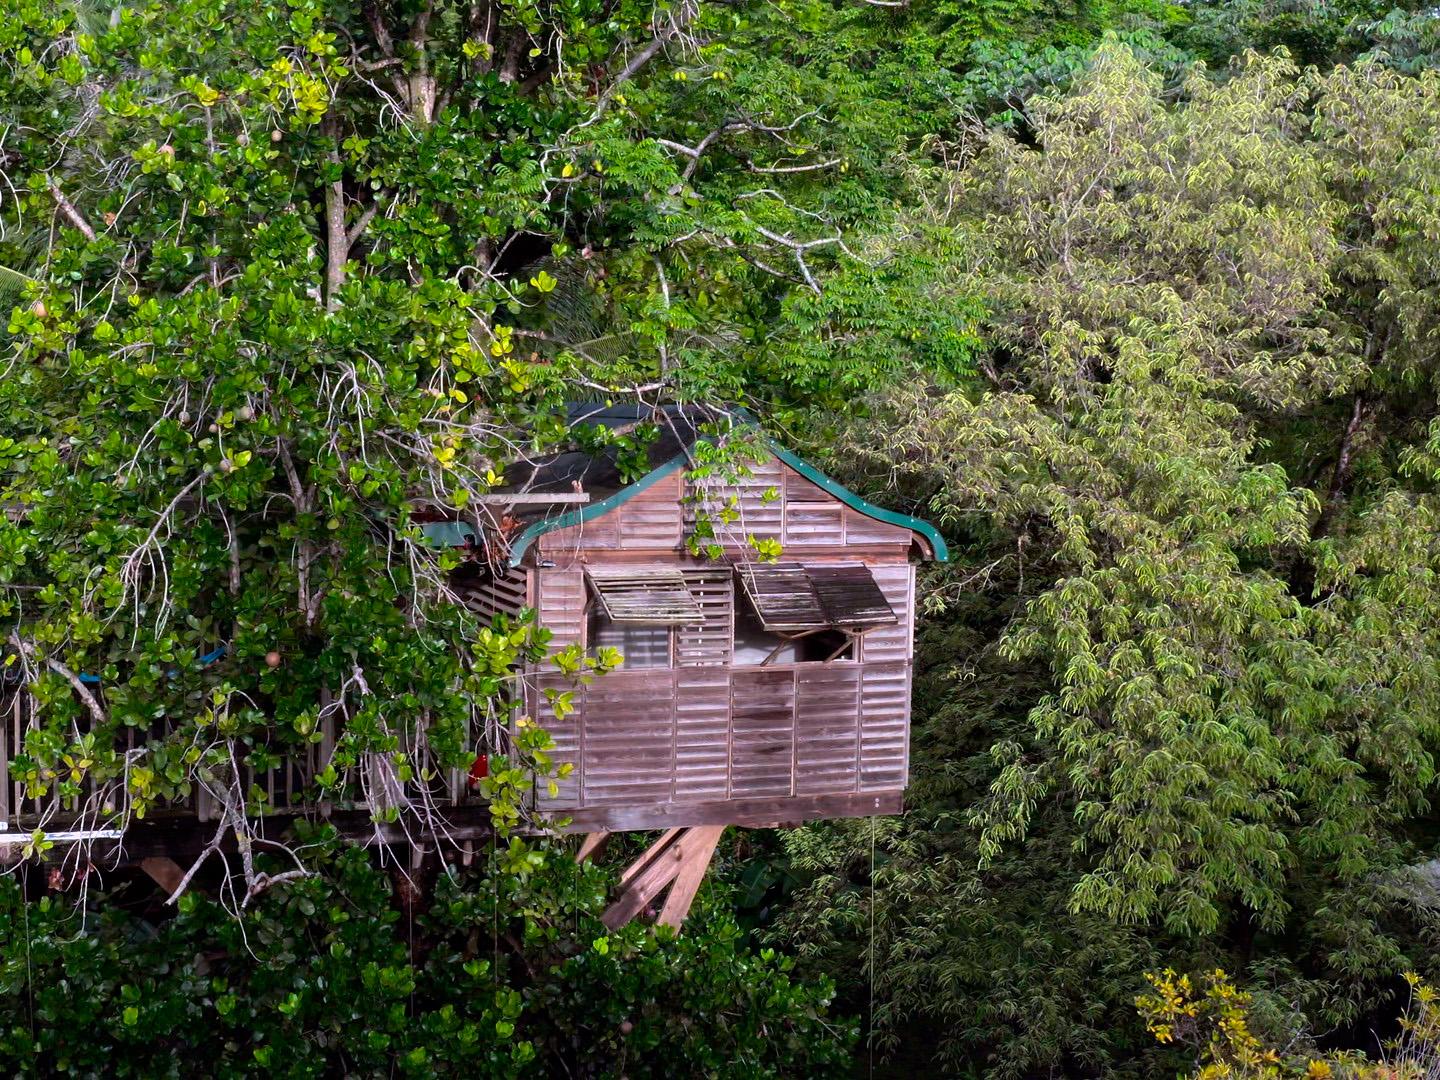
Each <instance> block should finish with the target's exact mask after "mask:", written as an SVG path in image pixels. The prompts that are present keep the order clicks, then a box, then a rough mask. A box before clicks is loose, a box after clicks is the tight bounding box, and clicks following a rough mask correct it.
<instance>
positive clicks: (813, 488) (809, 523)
mask: <svg viewBox="0 0 1440 1080" xmlns="http://www.w3.org/2000/svg"><path fill="white" fill-rule="evenodd" d="M784 476H785V480H784V488H785V528H784V530H783V532H782V534H781V542H782V543H783V544H784V545H785V547H786V548H787V549H788V548H794V547H810V546H815V545H827V546H831V545H835V544H843V543H844V542H845V516H844V511H845V507H844V505H843V504H841V503H840V502H839V500H837V499H836V498H835V497H834V496H832V495H830V494H829V493H827V492H825V491H823V490H821V488H819V487H818V486H817V485H815V484H813V483H811V482H810V481H809V480H807V479H805V477H803V476H801V475H800V474H799V473H798V472H796V471H795V470H794V469H792V468H790V467H789V466H786V467H785V470H784Z"/></svg>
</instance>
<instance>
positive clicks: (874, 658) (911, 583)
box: [860, 563, 915, 663]
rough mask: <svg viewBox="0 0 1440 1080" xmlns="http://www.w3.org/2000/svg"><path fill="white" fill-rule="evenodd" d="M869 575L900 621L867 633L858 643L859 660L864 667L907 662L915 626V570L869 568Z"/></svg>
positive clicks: (906, 566) (896, 565) (898, 566)
mask: <svg viewBox="0 0 1440 1080" xmlns="http://www.w3.org/2000/svg"><path fill="white" fill-rule="evenodd" d="M870 573H871V575H872V576H873V577H874V578H875V584H877V585H879V586H880V591H881V592H882V593H884V594H885V599H886V600H888V601H889V602H890V607H891V608H892V609H893V610H894V612H895V615H896V617H897V619H898V620H899V621H898V622H896V623H894V624H892V625H890V626H877V627H875V628H874V629H873V630H868V631H866V633H865V636H864V637H863V638H862V639H861V645H860V649H861V659H863V660H864V661H866V663H876V662H880V663H889V662H903V661H907V660H909V659H910V655H911V651H912V649H911V638H912V636H913V631H914V622H915V620H914V608H915V568H914V567H913V566H911V565H910V564H909V563H883V564H881V565H878V566H872V567H870Z"/></svg>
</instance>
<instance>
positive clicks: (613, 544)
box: [539, 512, 620, 555]
mask: <svg viewBox="0 0 1440 1080" xmlns="http://www.w3.org/2000/svg"><path fill="white" fill-rule="evenodd" d="M619 546H620V515H619V514H618V513H615V512H611V513H609V514H601V515H600V516H599V517H596V518H592V519H591V520H589V521H582V522H581V523H580V524H579V525H571V526H568V527H566V528H564V529H556V530H555V531H554V532H547V533H542V534H541V535H540V543H539V548H540V550H541V551H542V552H543V553H544V554H546V555H564V554H565V553H567V552H571V553H573V552H577V551H611V550H614V549H615V548H617V547H619Z"/></svg>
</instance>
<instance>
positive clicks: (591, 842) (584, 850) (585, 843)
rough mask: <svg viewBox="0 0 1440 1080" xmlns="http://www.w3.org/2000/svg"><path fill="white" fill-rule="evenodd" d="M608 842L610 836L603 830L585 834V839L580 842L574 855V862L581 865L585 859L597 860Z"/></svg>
mask: <svg viewBox="0 0 1440 1080" xmlns="http://www.w3.org/2000/svg"><path fill="white" fill-rule="evenodd" d="M609 842H610V834H609V833H608V832H605V831H604V830H602V831H600V832H590V833H586V834H585V839H584V840H582V841H580V850H579V851H577V852H576V853H575V861H576V862H577V863H582V862H584V861H585V860H586V859H598V858H599V857H600V856H601V855H602V854H603V853H604V851H605V845H606V844H608V843H609Z"/></svg>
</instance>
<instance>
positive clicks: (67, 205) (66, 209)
mask: <svg viewBox="0 0 1440 1080" xmlns="http://www.w3.org/2000/svg"><path fill="white" fill-rule="evenodd" d="M49 186H50V197H51V198H52V199H54V200H55V205H56V206H57V207H59V208H60V212H61V213H62V214H64V215H65V217H66V218H67V219H68V220H69V222H70V224H71V225H74V226H75V228H77V229H79V230H80V232H81V234H82V235H83V236H84V237H85V239H86V240H89V241H90V242H91V243H92V244H93V243H94V242H95V230H94V229H92V228H91V227H90V223H89V222H88V221H86V220H85V219H84V217H82V216H81V214H80V211H79V210H76V209H75V204H74V203H72V202H71V201H70V200H69V199H67V198H66V197H65V193H64V192H63V191H61V190H60V185H58V184H57V183H55V181H54V180H51V181H49Z"/></svg>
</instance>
